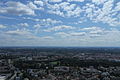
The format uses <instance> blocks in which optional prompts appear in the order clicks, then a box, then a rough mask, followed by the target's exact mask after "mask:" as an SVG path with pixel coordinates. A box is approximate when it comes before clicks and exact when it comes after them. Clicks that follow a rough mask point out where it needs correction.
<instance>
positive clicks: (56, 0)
mask: <svg viewBox="0 0 120 80" xmlns="http://www.w3.org/2000/svg"><path fill="white" fill-rule="evenodd" d="M48 1H49V2H62V0H48Z"/></svg>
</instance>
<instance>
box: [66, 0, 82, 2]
mask: <svg viewBox="0 0 120 80" xmlns="http://www.w3.org/2000/svg"><path fill="white" fill-rule="evenodd" d="M67 1H68V2H84V0H67Z"/></svg>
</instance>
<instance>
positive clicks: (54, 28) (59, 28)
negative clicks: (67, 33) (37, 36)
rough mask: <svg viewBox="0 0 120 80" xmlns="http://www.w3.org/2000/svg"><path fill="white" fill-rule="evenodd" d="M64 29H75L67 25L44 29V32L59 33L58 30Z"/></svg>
mask: <svg viewBox="0 0 120 80" xmlns="http://www.w3.org/2000/svg"><path fill="white" fill-rule="evenodd" d="M64 29H75V27H72V26H67V25H61V26H55V27H52V28H48V29H45V30H44V31H45V32H51V31H59V30H64Z"/></svg>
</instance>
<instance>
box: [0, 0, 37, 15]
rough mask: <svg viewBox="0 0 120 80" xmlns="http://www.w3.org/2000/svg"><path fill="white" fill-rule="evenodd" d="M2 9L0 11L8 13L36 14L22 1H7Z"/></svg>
mask: <svg viewBox="0 0 120 80" xmlns="http://www.w3.org/2000/svg"><path fill="white" fill-rule="evenodd" d="M0 9H1V10H0V13H8V14H14V15H35V12H34V10H33V9H31V8H30V7H28V6H27V5H25V4H23V3H20V2H14V1H8V2H6V3H5V6H4V7H0Z"/></svg>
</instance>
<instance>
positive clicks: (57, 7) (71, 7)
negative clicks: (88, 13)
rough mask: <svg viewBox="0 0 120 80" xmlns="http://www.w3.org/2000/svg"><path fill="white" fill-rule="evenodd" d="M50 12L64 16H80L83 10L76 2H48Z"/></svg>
mask: <svg viewBox="0 0 120 80" xmlns="http://www.w3.org/2000/svg"><path fill="white" fill-rule="evenodd" d="M48 9H49V10H48V13H52V14H56V15H59V16H62V17H73V16H74V17H78V16H80V13H81V12H82V10H81V8H80V7H79V6H77V5H76V4H70V3H69V2H62V3H60V4H54V5H51V4H48Z"/></svg>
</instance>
